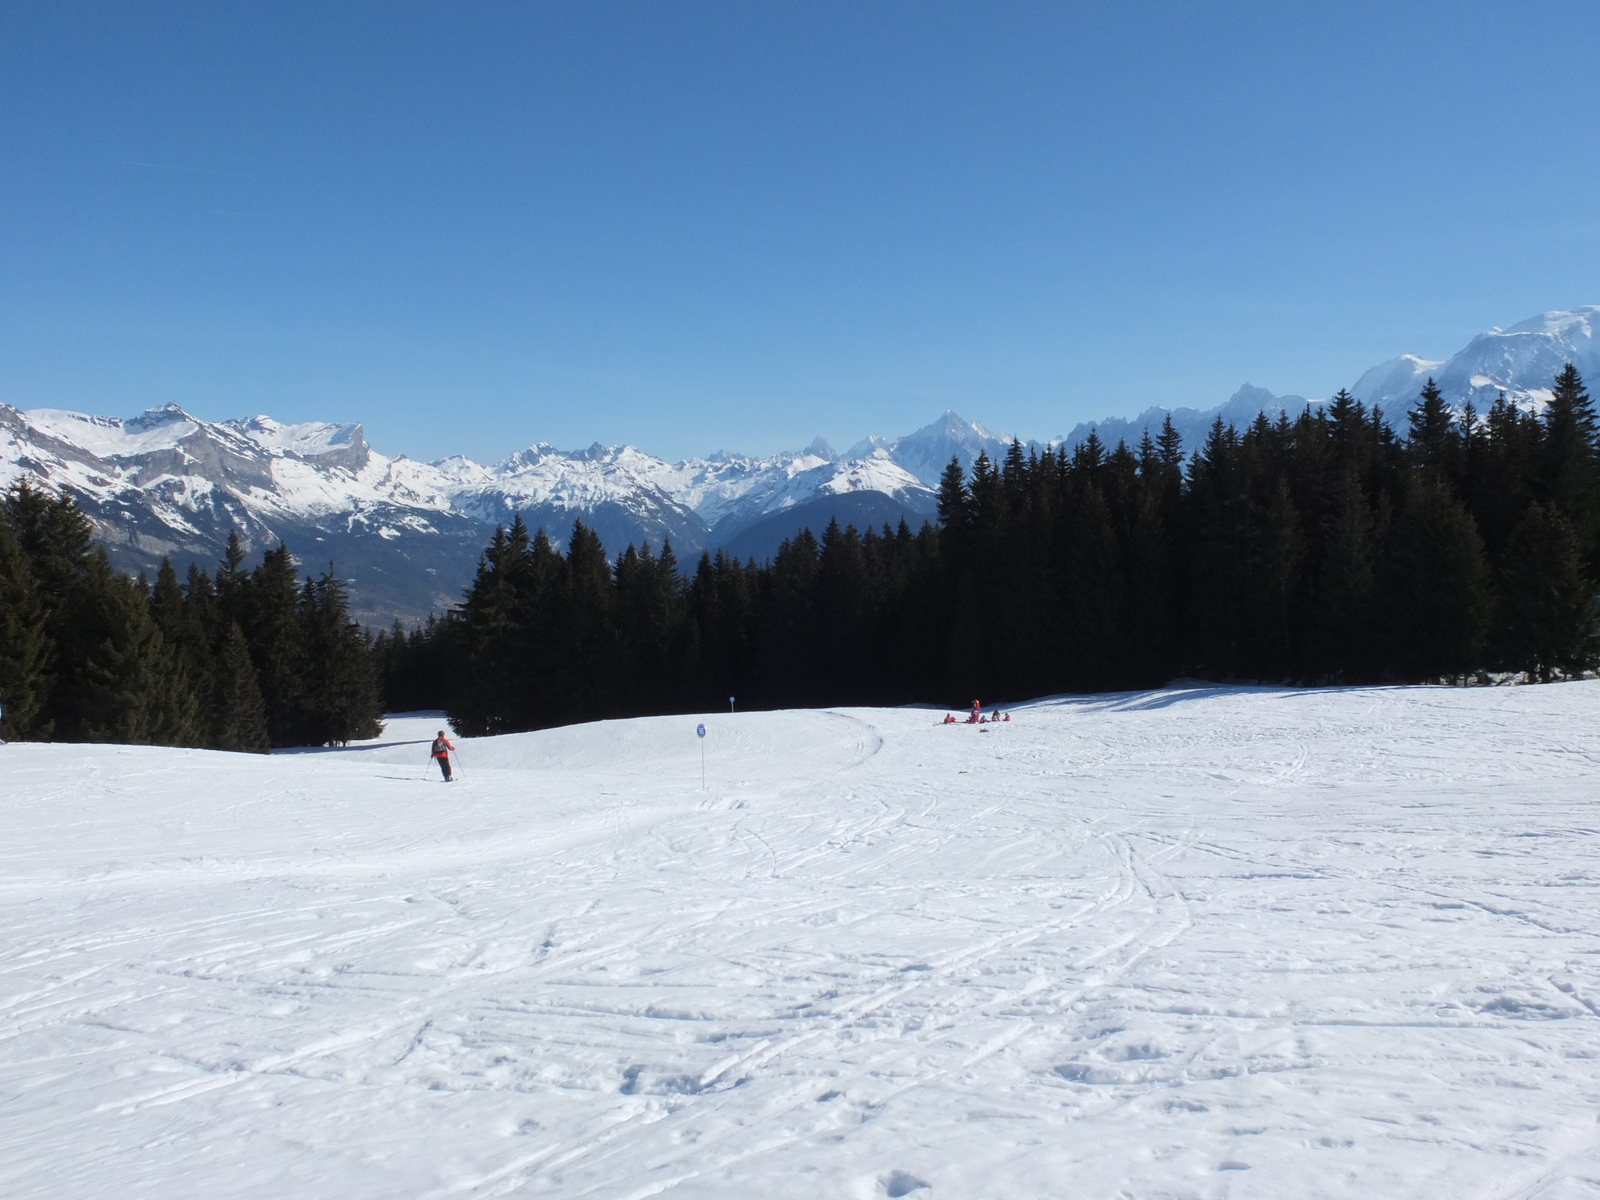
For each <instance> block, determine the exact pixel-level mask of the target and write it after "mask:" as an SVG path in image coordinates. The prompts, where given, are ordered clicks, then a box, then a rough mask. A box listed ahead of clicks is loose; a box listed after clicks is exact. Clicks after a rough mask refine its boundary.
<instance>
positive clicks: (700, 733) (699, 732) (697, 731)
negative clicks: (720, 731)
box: [694, 725, 706, 792]
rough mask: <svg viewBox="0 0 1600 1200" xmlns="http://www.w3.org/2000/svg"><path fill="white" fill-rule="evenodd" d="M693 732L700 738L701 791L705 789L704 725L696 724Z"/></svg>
mask: <svg viewBox="0 0 1600 1200" xmlns="http://www.w3.org/2000/svg"><path fill="white" fill-rule="evenodd" d="M694 732H695V736H696V737H698V738H699V739H700V790H701V791H702V792H703V791H705V790H706V727H705V726H704V725H696V726H695V727H694Z"/></svg>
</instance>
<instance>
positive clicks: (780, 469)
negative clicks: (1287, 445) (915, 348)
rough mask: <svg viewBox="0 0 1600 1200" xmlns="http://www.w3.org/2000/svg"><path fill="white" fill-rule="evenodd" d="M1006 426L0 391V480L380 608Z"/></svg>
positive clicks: (1244, 401)
mask: <svg viewBox="0 0 1600 1200" xmlns="http://www.w3.org/2000/svg"><path fill="white" fill-rule="evenodd" d="M1597 324H1600V306H1591V307H1585V308H1574V309H1563V310H1559V311H1554V312H1548V313H1543V314H1541V315H1540V316H1538V317H1534V318H1532V319H1531V320H1528V321H1523V322H1522V323H1521V324H1518V325H1513V326H1512V327H1511V328H1509V329H1504V330H1502V329H1492V330H1490V331H1489V332H1488V333H1485V334H1481V335H1479V336H1478V337H1476V338H1474V339H1473V340H1472V341H1471V342H1470V343H1469V344H1468V345H1467V347H1466V348H1465V349H1464V350H1462V351H1461V352H1460V353H1459V354H1457V355H1455V356H1454V357H1453V358H1450V359H1448V360H1445V361H1432V360H1428V359H1423V358H1419V357H1417V356H1415V355H1402V356H1401V357H1399V358H1395V359H1391V360H1390V361H1388V362H1386V363H1381V364H1379V365H1378V366H1376V367H1374V368H1372V370H1370V371H1368V372H1366V373H1365V374H1364V375H1362V376H1361V378H1360V379H1359V380H1357V381H1356V383H1355V385H1354V386H1353V387H1352V388H1351V389H1350V390H1351V391H1352V392H1353V393H1354V394H1355V395H1356V396H1357V397H1358V398H1360V399H1361V400H1362V401H1363V402H1365V403H1367V404H1369V405H1372V404H1377V405H1381V406H1382V407H1383V408H1384V409H1385V411H1387V412H1388V413H1389V414H1390V415H1391V417H1392V418H1394V419H1400V418H1402V417H1403V414H1404V412H1405V411H1406V409H1407V408H1409V407H1410V405H1411V404H1412V402H1413V401H1414V400H1415V398H1416V394H1417V392H1418V390H1420V388H1421V386H1422V383H1423V381H1424V380H1425V379H1427V378H1428V377H1429V376H1432V377H1433V378H1434V379H1435V380H1436V382H1437V383H1438V384H1439V386H1440V387H1441V388H1442V389H1443V391H1444V394H1445V396H1446V398H1447V399H1449V400H1450V401H1451V402H1452V403H1454V404H1456V405H1458V406H1459V405H1461V404H1464V403H1466V402H1468V401H1471V402H1472V403H1474V404H1476V405H1477V406H1478V407H1479V408H1480V409H1483V408H1486V407H1487V406H1488V405H1489V404H1490V403H1492V402H1493V399H1494V396H1495V394H1497V393H1498V392H1500V391H1504V392H1506V394H1507V395H1508V396H1510V397H1511V398H1512V399H1514V400H1516V401H1518V402H1519V403H1523V404H1528V405H1534V406H1537V405H1539V404H1541V403H1542V402H1543V401H1544V400H1546V399H1548V397H1549V387H1550V381H1551V379H1552V378H1553V377H1554V375H1555V373H1556V372H1557V371H1558V370H1560V369H1561V367H1562V366H1564V365H1565V364H1566V363H1568V362H1572V363H1574V364H1575V365H1576V366H1577V368H1578V370H1579V371H1580V372H1582V373H1583V375H1584V377H1585V378H1586V379H1590V380H1595V379H1600V343H1597V342H1596V340H1595V337H1594V333H1595V327H1596V325H1597ZM1316 403H1320V401H1315V400H1307V399H1305V398H1304V397H1302V396H1277V395H1274V394H1272V393H1271V392H1269V391H1267V390H1266V389H1264V388H1258V387H1253V386H1251V385H1250V384H1245V385H1244V386H1243V387H1242V388H1240V389H1239V391H1238V392H1236V393H1235V394H1234V395H1233V397H1232V398H1231V399H1229V400H1228V401H1227V402H1226V403H1224V404H1222V405H1219V406H1218V407H1216V408H1212V409H1194V408H1178V409H1166V408H1159V407H1158V408H1151V409H1148V410H1146V411H1145V412H1143V413H1140V414H1139V415H1138V416H1137V417H1133V418H1131V419H1129V418H1120V417H1108V418H1107V419H1105V420H1104V421H1097V422H1089V423H1085V424H1082V425H1079V426H1078V427H1077V428H1075V429H1073V430H1072V431H1071V432H1070V433H1068V434H1067V435H1066V436H1064V437H1055V438H1051V439H1050V440H1048V441H1045V442H1039V441H1027V442H1025V445H1026V446H1027V447H1028V448H1029V449H1032V450H1040V449H1043V448H1046V447H1049V446H1057V445H1062V444H1066V445H1068V446H1072V445H1076V444H1078V443H1079V442H1081V441H1083V440H1084V439H1085V438H1087V437H1088V436H1089V434H1090V432H1091V431H1092V432H1094V433H1095V434H1096V435H1097V436H1098V437H1099V438H1100V440H1101V441H1102V442H1104V443H1105V445H1106V446H1107V447H1108V448H1110V447H1112V446H1115V445H1116V443H1117V442H1118V441H1126V442H1128V443H1129V444H1130V445H1133V444H1136V443H1137V442H1138V441H1139V439H1140V438H1141V437H1142V436H1143V434H1144V433H1145V431H1146V430H1149V431H1150V432H1151V434H1152V435H1154V434H1155V433H1157V432H1159V430H1160V427H1161V425H1162V422H1163V421H1164V420H1166V419H1167V418H1168V417H1170V418H1171V420H1172V422H1173V425H1174V427H1175V428H1176V429H1177V430H1178V432H1179V433H1180V434H1181V435H1182V436H1183V439H1184V445H1185V447H1186V448H1187V449H1190V450H1192V449H1194V448H1195V447H1197V446H1198V445H1199V444H1200V442H1201V441H1202V440H1203V439H1204V437H1205V434H1206V431H1207V430H1208V429H1209V428H1210V427H1211V425H1212V424H1213V423H1214V422H1215V421H1216V420H1217V419H1218V418H1219V417H1220V418H1221V419H1222V420H1223V421H1224V422H1225V423H1231V424H1234V425H1244V424H1247V423H1249V422H1250V421H1252V420H1254V419H1255V417H1256V416H1257V415H1258V414H1259V413H1263V412H1265V413H1267V414H1269V415H1272V416H1276V415H1277V414H1278V413H1288V414H1290V415H1291V416H1292V415H1294V414H1296V413H1299V412H1300V411H1303V410H1304V408H1305V407H1306V405H1308V404H1316ZM1011 440H1012V439H1011V437H1010V436H1009V435H1006V434H1001V433H995V432H991V431H990V430H988V429H986V428H984V426H982V425H981V424H979V423H977V422H976V421H969V420H966V419H964V418H962V417H960V416H958V415H956V414H955V413H953V412H946V413H944V414H943V415H942V416H940V417H939V418H938V419H937V420H935V421H933V422H932V423H931V424H929V425H926V426H924V427H923V428H921V429H918V430H916V431H915V432H914V433H909V434H906V435H905V436H903V437H898V438H893V439H890V438H880V437H870V438H867V439H865V440H863V441H862V442H859V443H858V444H856V445H855V446H852V447H851V448H850V449H849V450H847V451H845V452H844V453H842V454H840V453H836V452H835V451H834V450H833V448H832V447H831V446H830V445H829V444H828V443H827V442H826V441H825V440H823V439H822V438H818V439H817V440H816V441H814V442H813V443H812V444H811V445H809V446H807V447H806V448H805V449H803V450H797V451H792V452H787V453H782V454H775V455H770V456H766V457H761V456H753V455H741V454H730V453H726V452H722V453H717V454H712V455H709V456H707V457H704V458H692V459H688V460H686V461H683V462H679V463H669V462H667V461H665V460H664V459H660V458H657V457H655V456H654V455H651V454H648V453H646V452H645V451H643V450H640V449H638V448H636V447H633V446H603V445H599V444H596V445H593V446H590V447H588V448H587V449H584V450H558V449H556V448H555V447H553V446H549V445H543V444H539V445H534V446H530V447H528V448H527V449H524V450H519V451H517V452H516V453H515V454H512V455H510V456H509V457H507V458H505V459H504V460H502V461H500V462H498V463H495V464H493V465H484V464H480V463H476V462H473V461H471V460H470V459H466V458H459V457H458V458H447V459H443V460H441V461H439V462H435V463H420V462H413V461H411V460H410V459H407V458H405V457H404V456H396V457H393V458H390V457H387V456H385V455H383V454H380V453H379V452H377V451H376V450H374V449H373V448H372V447H370V446H369V445H368V444H367V442H366V439H365V437H364V436H363V434H362V429H361V426H360V425H355V424H332V423H324V422H307V423H304V424H298V425H283V424H279V423H278V422H276V421H274V420H272V419H271V418H270V417H265V416H257V417H249V418H242V419H237V420H230V421H220V422H213V421H203V420H201V419H199V418H198V417H195V416H192V415H191V414H189V413H188V412H185V411H184V410H183V409H182V408H180V407H179V406H177V405H175V404H169V405H165V406H162V407H160V408H154V409H151V410H149V411H148V412H146V413H144V414H143V415H141V416H139V417H135V418H132V419H130V420H123V419H121V418H118V417H101V416H89V415H86V414H83V413H75V412H67V411H63V410H60V409H32V410H29V411H26V412H24V411H20V410H18V409H16V408H14V407H11V406H9V405H0V485H8V484H9V483H10V482H11V481H12V480H14V479H17V478H19V477H22V476H28V477H31V478H34V479H36V480H38V481H40V482H42V483H44V484H47V485H49V486H52V487H60V488H66V489H69V490H70V491H71V492H72V493H73V494H74V495H76V496H77V497H78V498H79V500H80V502H81V503H82V505H83V507H84V509H85V511H86V512H87V513H88V514H89V516H90V518H91V519H92V520H93V521H94V522H95V525H96V527H97V529H98V531H99V533H100V536H101V538H102V539H103V540H104V541H105V542H106V544H107V546H108V549H109V550H110V552H111V554H112V556H113V559H114V560H115V561H116V562H117V563H118V565H120V566H124V567H127V568H130V569H143V570H147V571H148V570H151V569H153V568H154V567H155V566H156V565H157V564H158V563H159V562H160V560H161V558H162V557H163V556H169V557H170V558H171V559H172V560H173V562H174V564H175V565H176V566H177V567H178V569H179V570H180V571H182V570H184V569H186V568H187V566H188V564H189V562H191V561H194V562H199V563H201V564H202V565H207V566H209V565H211V564H212V563H214V562H215V560H216V559H217V558H218V557H219V556H220V554H221V551H222V547H223V545H224V544H225V543H226V540H227V536H228V531H229V530H230V529H235V528H237V529H238V530H239V532H240V534H241V536H242V537H244V539H245V541H246V543H247V545H249V546H250V547H251V548H252V549H255V550H259V549H260V548H262V547H264V546H268V545H272V544H275V543H276V542H278V541H279V540H280V539H281V540H283V541H285V542H287V543H288V545H289V548H290V549H291V550H292V551H293V552H294V554H295V555H296V557H297V558H298V559H299V560H300V561H301V562H302V563H303V564H305V566H306V567H307V568H308V569H320V567H321V565H322V564H326V563H328V562H332V563H334V564H335V565H336V566H337V567H338V570H339V573H340V574H341V575H342V576H344V577H345V578H347V579H350V580H352V598H353V601H354V604H353V607H354V610H355V611H356V613H357V614H358V615H359V616H360V617H362V618H363V619H364V620H367V621H369V622H384V623H386V622H387V621H388V620H389V619H391V618H392V617H393V616H395V615H400V616H403V617H408V618H416V617H419V616H422V615H424V614H426V613H427V612H429V611H438V610H442V609H444V608H446V607H448V606H449V605H451V604H452V603H454V602H455V600H456V599H457V598H458V597H459V595H460V589H461V588H462V587H463V586H464V585H465V583H466V582H467V581H468V579H469V578H470V576H471V573H472V570H473V566H474V564H475V563H476V561H477V558H478V554H479V552H480V550H481V548H482V546H483V544H484V541H485V540H486V538H487V536H488V533H489V531H490V530H491V529H492V528H493V527H494V526H495V525H496V524H499V523H503V522H509V521H510V520H511V519H512V518H513V517H514V516H516V515H518V514H521V516H522V517H523V519H524V520H525V521H526V522H527V523H528V525H529V526H530V527H534V528H538V527H543V528H544V529H545V530H546V532H547V533H548V535H549V536H550V537H551V538H552V539H553V540H555V541H556V542H558V543H561V542H563V541H564V540H565V538H566V536H567V534H568V533H569V532H570V530H571V528H572V523H573V521H574V520H575V519H579V518H581V519H582V520H583V521H584V522H585V523H587V524H588V525H589V526H590V527H591V528H593V529H594V530H595V531H596V532H597V533H598V534H599V535H600V538H601V540H602V541H603V542H604V543H605V545H606V547H607V549H608V550H610V551H612V552H613V553H615V552H617V551H620V550H622V549H623V548H624V547H626V546H627V544H628V543H630V542H632V543H634V544H638V543H640V542H644V541H649V542H650V543H651V544H652V545H654V546H655V547H657V548H658V549H659V548H660V546H661V545H662V543H663V542H665V541H668V540H670V541H671V543H672V545H673V547H674V548H675V549H676V551H677V553H678V556H679V558H680V560H683V559H686V558H688V557H690V556H693V555H697V554H698V553H699V552H700V551H702V550H715V549H718V548H721V549H725V550H727V551H729V552H730V553H733V554H735V555H737V556H739V557H741V558H743V557H748V556H754V557H758V558H760V557H765V556H766V555H768V554H770V553H772V551H773V550H775V549H776V548H777V546H778V544H779V542H781V541H782V539H783V538H785V537H790V536H793V535H794V533H795V532H796V531H797V530H799V529H800V528H802V527H809V528H810V529H812V530H813V531H814V532H817V533H820V532H821V531H822V530H823V529H824V528H825V527H826V526H827V524H828V522H829V521H830V520H833V519H837V520H839V521H840V523H841V524H843V523H846V522H853V523H854V524H855V525H856V527H857V528H864V527H866V526H868V525H872V526H879V525H882V524H884V523H888V524H890V525H894V524H896V523H897V522H898V521H900V520H902V519H904V520H906V521H908V522H909V523H910V524H912V525H913V526H915V525H918V524H920V523H921V522H922V521H923V520H926V519H930V518H931V517H932V516H933V514H934V510H935V495H934V489H935V487H936V486H937V484H938V480H939V475H940V473H941V472H942V471H943V470H944V468H945V467H946V465H947V464H948V463H949V462H950V460H951V459H952V458H954V459H956V460H958V461H959V462H960V463H961V464H962V465H963V466H964V467H970V465H971V464H972V462H973V461H974V460H975V459H976V458H977V457H978V455H980V454H987V455H988V456H989V457H990V459H991V460H998V459H999V458H1000V457H1002V456H1003V455H1004V453H1005V451H1006V449H1007V448H1008V447H1009V446H1010V444H1011Z"/></svg>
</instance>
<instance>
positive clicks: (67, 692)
mask: <svg viewBox="0 0 1600 1200" xmlns="http://www.w3.org/2000/svg"><path fill="white" fill-rule="evenodd" d="M92 537H93V529H92V527H91V525H90V523H89V520H88V518H87V517H85V516H84V514H83V512H82V511H81V510H80V509H79V508H78V506H77V504H76V503H75V502H74V501H73V499H72V497H71V496H70V495H56V494H53V493H50V492H47V491H44V490H41V489H39V488H36V487H34V486H32V485H31V484H30V483H28V482H27V481H26V480H24V481H22V482H20V483H18V484H16V485H15V486H13V487H12V488H11V489H10V490H9V492H7V494H6V495H5V497H4V499H3V500H0V705H3V717H0V736H4V737H5V738H7V739H12V740H35V741H42V740H55V741H88V742H125V743H134V744H157V745H167V746H203V747H210V748H212V749H218V750H244V751H259V752H265V751H266V750H268V749H270V748H271V747H274V746H296V745H320V744H324V743H330V742H346V741H350V740H352V739H355V738H362V737H375V736H376V735H377V734H378V732H379V731H380V728H381V726H380V725H379V721H378V718H379V716H380V715H381V714H382V711H383V705H382V696H381V692H380V690H379V686H378V674H377V667H378V660H377V659H375V658H374V656H373V653H372V649H371V644H370V638H369V637H368V636H367V634H366V633H365V631H363V630H362V629H361V628H360V626H358V625H357V624H356V623H355V622H353V621H352V620H351V619H350V617H349V615H348V612H347V605H346V599H345V590H344V584H343V583H342V581H340V580H339V579H337V578H335V577H334V576H333V574H332V570H331V568H330V570H329V572H328V573H326V574H323V575H321V576H320V577H318V578H311V577H309V576H308V577H307V578H306V579H305V580H304V582H303V583H302V582H301V581H300V579H299V577H298V573H297V570H296V567H295V565H294V561H293V559H292V558H291V557H290V555H289V551H288V549H287V548H286V547H284V546H282V545H279V546H278V547H276V548H275V549H272V550H268V551H266V553H265V554H264V555H263V556H262V559H261V562H260V563H259V564H258V565H257V566H255V567H254V569H246V566H245V554H244V551H243V549H242V547H241V546H240V543H239V538H238V534H237V533H234V534H233V535H232V536H231V537H230V538H229V541H228V547H227V553H226V556H225V558H224V559H223V561H222V562H221V563H220V564H219V565H218V567H217V571H216V575H215V577H213V576H212V575H210V574H209V573H208V572H206V571H203V570H201V569H200V568H199V567H198V566H194V565H191V566H190V567H189V570H188V576H187V579H186V580H185V581H184V582H183V583H179V581H178V577H177V574H176V572H174V571H173V569H172V565H171V563H170V562H168V561H166V560H163V561H162V564H161V569H160V570H159V571H158V572H157V574H156V578H155V582H154V584H151V583H150V582H149V581H148V580H146V579H145V577H144V576H143V575H140V576H139V577H138V578H137V579H135V578H131V577H130V576H128V575H126V574H123V573H121V572H118V571H116V570H114V569H113V568H112V567H111V564H110V562H109V561H108V560H107V558H106V554H105V551H104V550H103V549H102V548H100V547H97V546H95V545H94V544H93V541H92Z"/></svg>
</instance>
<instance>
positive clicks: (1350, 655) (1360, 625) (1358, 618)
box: [1310, 467, 1377, 683]
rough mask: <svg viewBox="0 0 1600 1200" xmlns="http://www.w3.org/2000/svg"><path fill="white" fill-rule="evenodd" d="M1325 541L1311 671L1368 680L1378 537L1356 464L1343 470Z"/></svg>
mask: <svg viewBox="0 0 1600 1200" xmlns="http://www.w3.org/2000/svg"><path fill="white" fill-rule="evenodd" d="M1321 540H1322V547H1323V550H1322V562H1321V566H1320V569H1319V571H1318V578H1317V589H1316V598H1315V601H1314V606H1313V610H1312V620H1311V631H1310V637H1311V641H1312V647H1313V648H1312V651H1311V671H1312V674H1313V676H1314V677H1316V678H1321V679H1326V680H1337V681H1340V682H1345V683H1350V682H1356V681H1360V680H1364V679H1370V678H1372V677H1373V674H1374V671H1375V669H1376V658H1375V653H1374V652H1375V646H1374V642H1373V629H1374V625H1375V618H1376V614H1375V613H1374V612H1373V608H1372V605H1373V598H1374V596H1375V594H1376V590H1377V571H1376V545H1375V542H1376V539H1375V530H1374V517H1373V513H1372V508H1371V505H1370V504H1369V503H1368V502H1367V498H1366V496H1365V495H1364V494H1363V493H1362V490H1361V485H1360V481H1359V480H1358V479H1357V477H1356V472H1355V469H1354V468H1353V467H1347V468H1346V469H1345V471H1344V474H1343V480H1342V483H1341V485H1340V487H1339V490H1338V494H1337V497H1336V499H1335V502H1334V506H1333V509H1332V511H1331V512H1330V513H1329V514H1328V516H1327V517H1326V518H1325V519H1324V520H1323V523H1322V538H1321Z"/></svg>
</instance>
